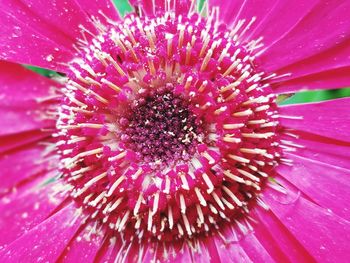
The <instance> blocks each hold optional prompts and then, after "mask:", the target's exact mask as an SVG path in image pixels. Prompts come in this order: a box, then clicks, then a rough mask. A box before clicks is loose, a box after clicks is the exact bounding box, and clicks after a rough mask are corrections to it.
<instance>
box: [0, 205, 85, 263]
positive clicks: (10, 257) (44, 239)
mask: <svg viewBox="0 0 350 263" xmlns="http://www.w3.org/2000/svg"><path fill="white" fill-rule="evenodd" d="M75 212H76V208H75V207H74V206H73V205H69V206H67V207H65V208H64V209H62V210H61V211H60V212H58V213H57V214H55V215H53V216H51V217H50V218H48V219H47V220H45V221H44V222H43V223H41V224H39V225H38V226H36V227H35V228H33V229H31V230H30V231H29V232H27V233H26V234H24V235H23V236H21V237H20V238H18V239H17V240H16V241H14V242H12V243H11V244H10V245H9V246H8V247H6V248H5V249H4V250H2V251H1V252H0V261H1V262H28V260H29V262H34V261H35V262H54V261H55V260H56V259H57V258H58V257H59V256H60V254H61V253H62V251H63V250H64V249H65V248H66V246H67V243H68V242H69V240H70V239H71V237H72V236H73V235H74V234H75V232H76V231H77V229H78V228H79V226H80V225H81V222H80V220H76V221H75V222H74V221H73V219H74V217H75Z"/></svg>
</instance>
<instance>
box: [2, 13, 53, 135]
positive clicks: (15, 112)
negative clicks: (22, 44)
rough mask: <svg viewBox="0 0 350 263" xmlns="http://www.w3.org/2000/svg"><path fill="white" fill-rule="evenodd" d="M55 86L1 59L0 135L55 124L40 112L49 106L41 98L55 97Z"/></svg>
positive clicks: (47, 80)
mask: <svg viewBox="0 0 350 263" xmlns="http://www.w3.org/2000/svg"><path fill="white" fill-rule="evenodd" d="M0 19H1V18H0ZM0 45H1V44H0ZM56 86H57V84H56V83H55V82H53V81H52V80H50V79H48V78H44V77H42V76H40V75H38V74H36V73H34V72H32V71H30V70H28V69H25V68H24V67H22V66H19V65H16V64H12V63H8V62H0V114H1V124H2V128H1V131H0V135H8V134H12V133H19V132H26V131H31V130H36V129H41V128H44V127H50V126H51V127H52V126H54V121H44V120H42V119H41V117H42V116H40V111H42V110H44V108H45V107H46V106H44V104H40V103H38V101H39V100H41V99H42V100H45V99H46V98H49V97H50V96H52V95H51V94H50V92H51V91H50V89H52V88H54V87H56ZM23 94H25V96H23Z"/></svg>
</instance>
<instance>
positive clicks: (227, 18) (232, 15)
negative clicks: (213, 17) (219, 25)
mask: <svg viewBox="0 0 350 263" xmlns="http://www.w3.org/2000/svg"><path fill="white" fill-rule="evenodd" d="M208 2H209V6H210V7H215V6H217V7H219V8H220V19H221V20H222V22H224V23H226V24H228V25H232V24H233V23H234V21H235V20H236V19H237V16H238V15H239V12H240V11H241V9H242V7H243V5H242V0H231V1H230V4H229V5H228V4H227V2H225V1H222V0H208Z"/></svg>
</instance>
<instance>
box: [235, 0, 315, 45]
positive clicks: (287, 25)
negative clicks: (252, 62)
mask: <svg viewBox="0 0 350 263" xmlns="http://www.w3.org/2000/svg"><path fill="white" fill-rule="evenodd" d="M237 2H239V1H237ZM265 2H266V3H269V4H270V5H274V8H273V9H272V10H271V11H270V12H269V13H268V14H266V17H265V18H264V19H263V20H262V21H259V20H257V21H256V23H258V24H259V25H258V26H257V28H256V30H254V32H253V34H251V35H250V36H249V39H250V40H253V39H258V38H259V37H261V36H262V37H263V43H264V47H263V48H267V47H269V46H271V45H272V44H273V43H275V42H277V41H278V40H279V39H281V38H283V37H284V36H285V35H286V34H287V33H288V32H290V31H291V30H292V29H293V28H294V27H295V26H296V25H297V24H298V23H299V22H300V21H301V20H302V19H303V18H304V17H305V16H306V15H307V14H308V13H309V12H310V10H312V9H313V8H314V7H315V5H316V4H317V3H318V2H319V0H308V1H304V0H294V1H265ZM255 8H256V9H259V6H255Z"/></svg>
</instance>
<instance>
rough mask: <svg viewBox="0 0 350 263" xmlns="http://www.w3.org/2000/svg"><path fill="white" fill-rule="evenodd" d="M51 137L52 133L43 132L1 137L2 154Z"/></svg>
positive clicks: (0, 149) (0, 150) (0, 147)
mask: <svg viewBox="0 0 350 263" xmlns="http://www.w3.org/2000/svg"><path fill="white" fill-rule="evenodd" d="M49 136H51V134H50V133H45V132H42V131H28V132H23V133H20V134H12V135H7V136H1V137H0V139H1V141H0V154H1V153H3V152H5V151H9V150H13V149H14V148H17V147H21V146H24V145H28V144H30V143H33V142H37V141H43V140H45V139H46V138H48V137H49Z"/></svg>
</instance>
